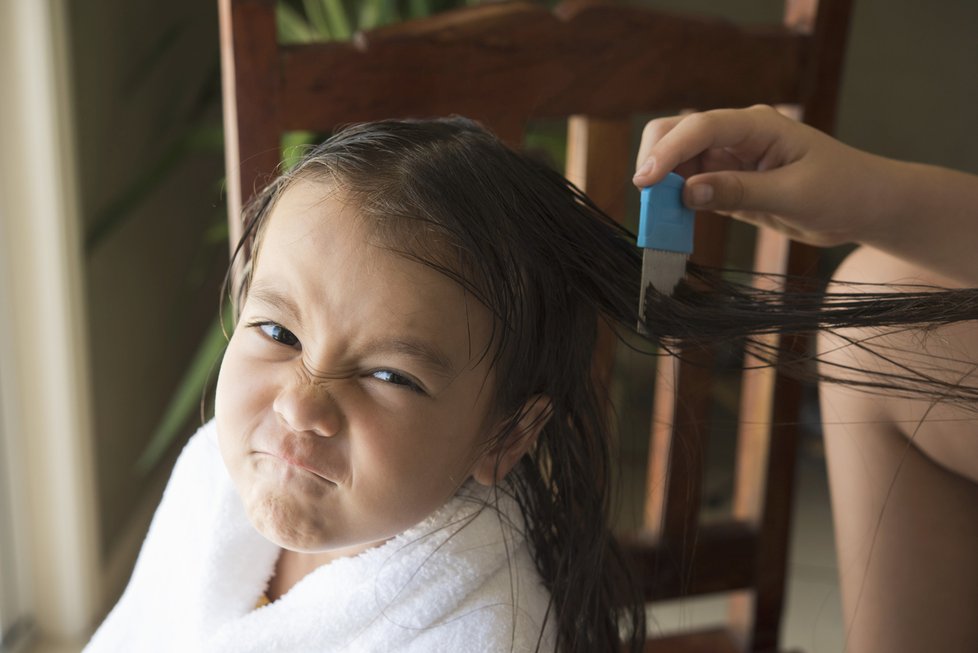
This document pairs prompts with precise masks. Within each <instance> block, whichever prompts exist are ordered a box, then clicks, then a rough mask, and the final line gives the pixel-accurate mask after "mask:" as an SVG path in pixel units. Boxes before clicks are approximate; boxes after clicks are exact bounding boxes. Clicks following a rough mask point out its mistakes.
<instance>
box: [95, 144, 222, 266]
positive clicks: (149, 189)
mask: <svg viewBox="0 0 978 653" xmlns="http://www.w3.org/2000/svg"><path fill="white" fill-rule="evenodd" d="M223 148H224V132H223V130H222V129H221V127H220V126H217V125H204V126H193V127H190V128H188V129H187V130H186V131H184V132H183V133H182V134H180V136H178V137H177V138H175V139H174V140H173V142H172V143H170V145H169V146H168V147H167V148H166V149H165V150H163V152H162V153H161V154H160V155H159V156H158V157H157V158H156V160H154V161H153V162H152V163H151V164H150V165H148V166H147V167H146V168H144V169H143V170H142V171H141V172H140V173H139V174H138V175H137V176H136V178H135V179H133V180H132V182H130V183H129V184H128V185H127V186H126V187H125V188H123V190H122V192H121V193H119V194H118V195H117V196H116V197H114V198H113V199H112V201H110V202H109V203H108V205H107V206H105V207H103V208H102V210H100V211H98V212H97V213H96V214H95V217H94V218H93V220H92V225H91V227H89V229H88V232H87V233H86V234H85V251H87V252H93V251H95V249H97V248H98V247H99V245H101V244H102V241H104V240H105V239H106V238H107V237H108V236H110V235H111V234H112V233H114V232H115V231H116V230H117V229H119V228H120V227H121V226H122V225H123V224H124V223H125V222H127V221H128V220H130V219H132V218H133V217H134V216H135V215H136V209H138V208H139V207H140V205H142V204H143V202H145V201H146V200H147V199H149V198H150V197H151V196H152V195H153V193H154V192H156V191H157V190H158V189H159V188H160V187H161V186H162V185H163V183H164V182H165V181H166V180H167V179H168V178H169V177H170V175H172V174H173V172H174V171H175V170H176V169H177V168H178V167H179V165H180V164H181V163H182V162H183V160H184V158H185V157H186V156H187V155H188V154H189V153H190V152H193V151H214V152H221V151H223Z"/></svg>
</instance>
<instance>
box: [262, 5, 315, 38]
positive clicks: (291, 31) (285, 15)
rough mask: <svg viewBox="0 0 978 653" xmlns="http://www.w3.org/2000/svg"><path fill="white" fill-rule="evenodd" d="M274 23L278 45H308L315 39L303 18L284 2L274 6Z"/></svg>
mask: <svg viewBox="0 0 978 653" xmlns="http://www.w3.org/2000/svg"><path fill="white" fill-rule="evenodd" d="M275 23H276V25H277V26H278V40H279V42H280V43H309V42H311V41H315V40H316V38H317V37H316V31H315V29H313V28H312V27H310V25H309V23H308V22H306V19H305V17H303V16H302V14H300V13H299V12H298V11H296V10H295V9H293V8H292V7H291V6H289V5H287V4H285V3H284V2H279V3H277V4H276V5H275ZM327 38H328V35H327Z"/></svg>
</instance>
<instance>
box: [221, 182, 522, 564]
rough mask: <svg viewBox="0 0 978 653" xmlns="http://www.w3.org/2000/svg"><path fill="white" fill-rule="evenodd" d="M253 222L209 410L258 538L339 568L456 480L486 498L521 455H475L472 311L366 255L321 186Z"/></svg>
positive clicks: (480, 442)
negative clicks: (251, 261)
mask: <svg viewBox="0 0 978 653" xmlns="http://www.w3.org/2000/svg"><path fill="white" fill-rule="evenodd" d="M267 219H268V221H269V222H268V224H267V225H266V228H265V232H264V236H263V241H262V244H261V250H260V253H259V255H258V258H257V261H256V267H255V269H254V271H253V277H252V281H251V286H250V289H249V292H248V296H247V299H246V301H245V303H244V305H243V306H242V308H241V315H240V318H239V322H238V325H237V328H236V329H235V331H234V335H233V336H232V338H231V341H230V343H229V345H228V349H227V353H226V354H225V356H224V361H223V363H222V365H221V372H220V377H219V380H218V387H217V406H216V413H217V429H218V439H219V442H220V449H221V454H222V457H223V459H224V462H225V464H226V466H227V468H228V471H229V473H230V475H231V479H232V481H233V482H234V485H235V487H236V489H237V491H238V493H239V495H240V496H241V499H242V501H243V503H244V506H245V509H246V511H247V514H248V517H249V519H250V520H251V522H252V524H253V525H254V526H255V527H256V528H257V529H258V531H260V532H261V533H262V534H263V535H264V536H265V537H266V538H268V539H269V540H271V541H272V542H274V543H276V544H278V545H279V546H281V547H282V548H284V549H289V550H291V551H296V552H304V553H317V552H332V554H334V555H353V554H355V553H358V552H360V551H362V550H365V549H366V548H369V547H371V546H374V545H377V544H379V543H381V542H383V541H385V540H387V539H389V538H391V537H392V536H394V535H396V534H397V533H399V532H401V531H403V530H405V529H407V528H409V527H410V526H413V525H414V524H416V523H417V522H419V521H421V520H422V519H424V518H425V517H426V516H427V515H428V514H430V513H431V512H432V511H433V510H435V509H437V508H438V507H440V506H441V505H442V504H444V503H445V502H446V501H447V500H448V499H449V498H451V496H452V495H453V494H454V493H455V492H456V490H457V489H458V488H459V486H460V485H461V484H462V483H463V482H464V481H465V480H466V479H468V478H469V477H470V476H475V478H476V480H478V481H480V482H483V483H492V482H493V481H494V480H495V479H496V478H499V477H501V475H502V474H504V473H505V471H507V470H508V468H509V467H510V466H511V465H512V464H515V462H516V460H517V459H518V458H519V455H522V451H525V448H526V447H527V446H529V442H524V443H522V444H520V445H519V446H520V447H521V450H520V451H516V452H511V453H509V454H508V455H507V456H505V457H504V458H503V462H504V465H503V466H504V467H505V469H501V470H500V471H501V472H502V473H501V474H497V473H496V471H495V470H494V468H493V465H494V463H495V460H496V458H497V453H498V452H497V451H486V447H485V446H484V445H485V443H486V440H487V438H488V437H489V436H491V435H492V433H493V431H492V429H493V428H494V426H495V424H494V423H492V422H493V420H492V419H491V415H492V410H491V401H492V388H493V383H494V382H495V379H494V378H493V374H492V371H491V370H490V369H489V364H488V360H487V359H488V358H489V357H486V356H482V355H481V354H482V353H483V351H484V349H485V347H486V343H487V342H488V340H489V337H490V328H491V322H490V315H489V312H488V311H487V309H486V308H485V307H484V306H482V305H481V304H479V303H478V302H476V301H475V300H473V299H472V298H471V296H467V295H466V293H465V292H464V290H463V289H462V287H461V286H459V285H458V284H456V283H455V282H453V281H451V280H449V279H448V278H446V277H445V276H444V275H442V274H439V273H438V272H435V271H433V270H431V269H429V268H427V267H425V266H424V265H422V264H420V263H417V262H413V261H410V260H408V259H406V258H404V257H401V256H397V255H395V254H392V253H391V252H389V251H387V250H385V249H384V248H382V247H380V246H378V245H377V244H374V243H373V241H374V240H375V239H372V238H371V235H370V233H369V232H368V229H366V228H365V227H364V225H363V221H362V220H361V219H360V218H359V217H358V215H357V212H356V210H355V208H354V207H352V206H349V205H347V204H346V203H345V202H344V198H343V195H342V193H340V192H336V191H334V190H332V189H331V188H330V187H329V186H327V185H326V184H325V183H318V182H315V181H309V180H300V181H297V182H295V183H294V184H293V185H292V186H291V187H290V188H289V189H288V190H286V191H285V193H284V194H283V195H282V197H281V198H280V199H279V200H278V202H277V204H276V205H275V207H274V208H273V210H272V213H271V214H270V215H269V216H268V218H267ZM532 435H533V437H535V433H533V434H532ZM522 440H529V438H522ZM524 445H525V446H524ZM510 459H512V460H510Z"/></svg>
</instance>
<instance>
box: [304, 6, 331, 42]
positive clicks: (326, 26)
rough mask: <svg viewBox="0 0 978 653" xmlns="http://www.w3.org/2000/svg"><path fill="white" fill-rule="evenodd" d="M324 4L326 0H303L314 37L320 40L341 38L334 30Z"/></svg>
mask: <svg viewBox="0 0 978 653" xmlns="http://www.w3.org/2000/svg"><path fill="white" fill-rule="evenodd" d="M324 4H325V3H324V0H302V9H303V11H305V12H306V19H307V20H308V21H309V27H310V28H312V31H313V33H314V35H315V36H314V37H313V38H314V39H316V40H320V41H325V40H330V39H333V38H339V36H338V35H337V34H335V33H334V31H333V25H331V24H330V20H329V16H328V15H327V12H326V8H325V6H324Z"/></svg>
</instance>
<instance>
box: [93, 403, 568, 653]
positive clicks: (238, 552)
mask: <svg viewBox="0 0 978 653" xmlns="http://www.w3.org/2000/svg"><path fill="white" fill-rule="evenodd" d="M502 494H503V493H502V492H500V493H499V495H500V504H501V505H500V506H499V509H498V510H496V509H494V508H485V509H481V510H480V508H482V505H483V501H484V499H485V498H486V497H488V496H491V495H490V494H489V493H488V491H487V490H485V489H484V488H480V487H479V486H476V485H474V484H472V483H470V484H468V485H466V486H464V487H463V490H462V491H461V492H460V493H459V495H458V496H456V497H455V498H454V499H452V500H451V501H450V502H449V503H448V504H446V505H445V506H444V507H442V508H441V509H439V510H437V511H435V513H433V514H432V515H430V516H429V517H428V518H427V519H425V520H424V521H423V522H421V523H420V524H418V525H416V526H414V527H412V528H410V529H408V530H407V531H405V532H404V533H401V534H400V535H398V536H397V537H395V538H393V539H391V540H390V541H388V542H386V543H384V544H382V545H380V546H378V547H375V548H373V549H369V550H367V551H365V552H363V553H361V554H360V555H358V556H355V557H350V558H341V559H338V560H335V561H333V562H331V563H329V564H327V565H324V566H322V567H319V568H318V569H316V570H315V571H313V572H311V573H310V574H308V575H307V576H306V577H305V578H303V579H302V580H301V581H299V582H298V583H297V584H296V585H295V586H293V587H292V588H291V589H290V590H289V591H288V592H287V593H286V594H285V595H284V596H282V597H281V598H279V600H277V601H275V602H274V603H271V604H269V605H266V606H264V607H262V608H258V609H254V606H255V605H256V603H257V602H258V599H259V597H260V596H261V595H262V593H263V592H264V591H265V589H266V587H267V585H268V581H269V579H270V578H271V576H272V573H273V572H274V567H275V562H276V560H277V557H278V553H279V549H278V547H277V546H276V545H274V544H272V543H271V542H269V541H268V540H266V539H265V538H264V537H262V535H261V534H259V533H258V531H256V530H255V529H254V528H253V527H252V525H251V523H250V522H249V521H248V519H247V517H246V515H245V511H244V507H243V506H242V504H241V501H240V499H239V498H238V495H237V493H236V492H235V490H234V487H233V485H232V484H231V479H230V477H229V476H228V473H227V471H226V469H225V467H224V463H223V461H222V460H221V456H220V452H219V451H218V448H217V437H216V431H215V427H214V423H213V422H211V423H209V424H208V425H206V426H204V427H203V428H202V429H201V430H200V431H199V432H198V433H197V434H196V435H195V436H194V437H193V438H191V440H190V442H189V443H188V444H187V446H186V448H185V449H184V450H183V452H182V453H181V454H180V458H179V459H178V460H177V464H176V467H175V468H174V470H173V475H172V476H171V478H170V481H169V483H168V485H167V488H166V491H165V492H164V494H163V500H162V502H161V503H160V506H159V508H158V509H157V511H156V515H155V516H154V517H153V522H152V525H151V526H150V529H149V533H148V534H147V536H146V540H145V542H144V543H143V548H142V551H141V552H140V554H139V559H138V560H137V562H136V568H135V570H134V571H133V574H132V577H131V579H130V581H129V585H128V587H127V588H126V591H125V592H124V593H123V595H122V598H120V599H119V602H118V603H117V604H116V606H115V608H113V610H112V612H111V613H109V616H108V617H107V618H106V619H105V621H104V622H103V623H102V625H101V626H100V627H99V629H98V631H97V632H96V633H95V635H94V637H93V638H92V640H91V642H89V644H88V646H87V647H86V649H85V653H102V652H110V651H111V652H118V651H126V652H128V651H139V652H140V653H152V652H154V651H161V652H162V651H165V652H171V651H172V652H179V653H185V652H186V653H192V652H194V651H200V652H202V653H203V652H206V653H225V652H227V653H232V652H233V653H247V652H249V651H254V652H255V653H258V652H260V653H273V652H276V651H296V652H306V651H308V652H313V651H316V652H325V651H344V652H347V651H349V652H354V651H356V652H366V651H384V652H387V651H416V652H421V651H424V652H426V653H430V652H438V651H446V652H449V651H450V652H452V653H458V652H465V651H478V652H480V653H485V652H495V651H500V652H501V651H514V652H519V653H523V652H527V651H534V650H537V643H538V639H539V638H540V637H541V624H542V623H543V620H544V615H545V613H546V608H547V601H548V594H547V591H546V589H545V588H544V587H543V585H542V583H541V581H540V577H539V574H538V573H537V571H536V568H535V566H534V564H533V561H532V560H531V558H530V555H529V551H528V548H527V547H528V545H527V543H526V542H525V541H524V539H523V535H522V526H523V520H522V517H521V516H520V515H519V510H518V507H517V506H516V505H515V502H513V501H512V500H511V499H508V498H507V499H504V498H502ZM553 648H554V646H553V628H552V626H551V625H549V624H548V626H547V628H546V629H545V630H544V631H543V638H542V640H541V641H540V648H539V650H541V651H553Z"/></svg>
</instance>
